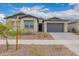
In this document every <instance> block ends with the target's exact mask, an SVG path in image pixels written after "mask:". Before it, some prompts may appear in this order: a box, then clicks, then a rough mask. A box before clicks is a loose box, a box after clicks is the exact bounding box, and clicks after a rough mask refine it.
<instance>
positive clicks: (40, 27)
mask: <svg viewBox="0 0 79 59" xmlns="http://www.w3.org/2000/svg"><path fill="white" fill-rule="evenodd" d="M42 28H43V27H42V23H39V24H38V31H39V32H42V31H43V30H42Z"/></svg>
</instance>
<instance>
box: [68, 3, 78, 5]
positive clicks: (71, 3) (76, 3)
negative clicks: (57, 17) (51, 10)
mask: <svg viewBox="0 0 79 59" xmlns="http://www.w3.org/2000/svg"><path fill="white" fill-rule="evenodd" d="M76 4H77V3H69V5H76Z"/></svg>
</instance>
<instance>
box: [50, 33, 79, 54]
mask: <svg viewBox="0 0 79 59" xmlns="http://www.w3.org/2000/svg"><path fill="white" fill-rule="evenodd" d="M50 34H51V35H52V37H53V38H54V39H56V40H62V41H63V40H65V41H64V42H65V43H68V42H69V41H70V42H72V43H79V35H75V34H72V33H50ZM67 41H68V42H67ZM63 45H64V46H65V47H66V48H68V49H69V50H71V51H73V52H74V53H75V54H77V55H79V44H63Z"/></svg>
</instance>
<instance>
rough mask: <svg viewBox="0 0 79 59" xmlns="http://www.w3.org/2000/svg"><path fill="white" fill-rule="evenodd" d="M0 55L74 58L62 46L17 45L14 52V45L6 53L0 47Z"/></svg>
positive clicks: (70, 52)
mask: <svg viewBox="0 0 79 59" xmlns="http://www.w3.org/2000/svg"><path fill="white" fill-rule="evenodd" d="M0 55H2V56H11V55H12V56H76V54H75V53H73V52H72V51H70V50H69V49H68V48H66V47H64V46H63V45H19V49H18V50H15V45H11V46H10V47H9V50H8V51H6V48H5V45H0Z"/></svg>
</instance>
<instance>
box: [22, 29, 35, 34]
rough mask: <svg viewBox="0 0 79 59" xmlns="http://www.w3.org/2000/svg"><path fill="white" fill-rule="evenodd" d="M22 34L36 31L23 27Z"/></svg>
mask: <svg viewBox="0 0 79 59" xmlns="http://www.w3.org/2000/svg"><path fill="white" fill-rule="evenodd" d="M22 34H23V35H34V34H35V33H34V32H33V30H31V29H23V30H22Z"/></svg>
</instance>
